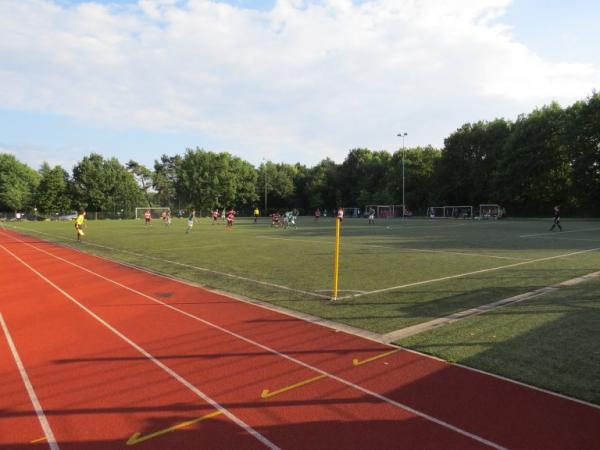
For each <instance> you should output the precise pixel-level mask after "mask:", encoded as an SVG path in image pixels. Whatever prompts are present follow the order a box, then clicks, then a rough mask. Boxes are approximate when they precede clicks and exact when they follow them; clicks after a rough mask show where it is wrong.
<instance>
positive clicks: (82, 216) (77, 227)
mask: <svg viewBox="0 0 600 450" xmlns="http://www.w3.org/2000/svg"><path fill="white" fill-rule="evenodd" d="M84 220H85V211H84V210H83V209H82V210H81V211H79V214H78V215H77V218H76V219H75V233H77V240H78V241H80V240H81V236H85V233H84V232H83V230H82V228H83V221H84Z"/></svg>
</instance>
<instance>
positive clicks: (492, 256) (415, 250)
mask: <svg viewBox="0 0 600 450" xmlns="http://www.w3.org/2000/svg"><path fill="white" fill-rule="evenodd" d="M256 237H257V238H260V239H270V240H277V241H300V242H311V243H313V244H329V241H323V240H318V239H314V240H311V239H302V238H283V237H281V238H280V237H273V236H262V235H259V236H256ZM348 245H353V246H355V247H372V248H389V249H392V250H397V251H398V252H405V253H410V252H416V253H418V252H421V253H448V254H451V255H464V256H476V257H484V258H497V259H512V260H518V261H530V259H528V258H518V257H514V256H496V255H485V254H482V253H465V252H453V251H449V250H430V249H422V248H404V247H397V248H396V247H392V246H390V245H379V244H361V243H357V242H344V243H342V246H348Z"/></svg>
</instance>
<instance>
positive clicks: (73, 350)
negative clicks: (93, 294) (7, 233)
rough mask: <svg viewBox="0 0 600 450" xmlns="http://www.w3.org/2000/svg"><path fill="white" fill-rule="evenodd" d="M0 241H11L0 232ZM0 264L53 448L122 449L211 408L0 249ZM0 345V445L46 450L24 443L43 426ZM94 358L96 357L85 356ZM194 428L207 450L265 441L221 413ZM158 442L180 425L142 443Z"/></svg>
mask: <svg viewBox="0 0 600 450" xmlns="http://www.w3.org/2000/svg"><path fill="white" fill-rule="evenodd" d="M0 245H4V246H5V247H10V245H8V244H7V243H4V242H2V240H1V239H0ZM13 246H14V245H13ZM2 269H3V270H2V271H0V285H2V286H3V290H2V297H0V309H1V310H2V314H3V318H4V319H5V322H6V325H7V327H10V332H11V335H12V339H13V341H14V343H15V346H16V348H17V349H18V351H19V353H20V356H21V359H22V360H23V364H24V366H25V367H26V369H27V372H28V375H29V378H30V379H31V382H32V384H33V386H34V388H35V391H36V394H37V396H38V398H39V400H40V403H41V404H42V406H43V408H44V412H45V415H46V417H47V419H48V422H49V424H50V427H51V429H52V430H53V432H54V435H55V437H56V439H57V441H58V443H59V445H60V448H61V449H63V450H64V449H94V450H95V449H98V450H99V449H111V448H122V447H123V446H124V444H125V442H126V441H127V439H128V438H129V437H130V436H131V435H132V434H133V433H134V432H136V431H141V432H144V431H146V430H152V431H155V430H161V429H165V428H168V427H169V426H172V425H173V424H177V423H181V422H184V421H187V420H190V419H191V418H196V417H201V416H204V415H206V414H212V413H214V412H215V408H214V407H213V406H211V405H209V404H207V403H206V402H205V401H203V400H202V399H200V398H198V397H197V396H196V395H194V393H193V392H190V391H189V390H188V389H186V388H185V387H184V386H182V385H181V384H180V383H178V382H177V381H176V380H174V379H173V378H172V377H171V376H169V375H168V374H166V373H165V372H164V371H163V370H161V369H160V368H158V367H157V366H156V365H155V364H153V363H152V362H150V361H149V360H148V359H147V358H144V357H140V356H141V355H140V354H139V353H138V352H136V351H135V350H134V349H132V348H131V347H130V346H128V345H126V344H125V343H124V342H123V341H122V340H121V339H119V338H118V337H117V336H115V335H114V334H113V333H111V332H110V331H108V330H107V329H106V328H104V327H102V326H99V324H98V323H97V322H96V321H95V320H93V319H92V318H91V317H90V316H89V315H88V314H86V313H85V312H84V311H82V310H81V309H80V308H77V307H75V306H74V305H73V304H72V303H71V302H70V301H69V300H68V299H66V298H65V297H64V296H63V295H61V294H60V293H59V292H58V291H56V290H53V289H51V288H50V289H49V286H48V285H47V284H46V283H45V282H44V281H43V280H42V279H41V278H39V277H37V276H35V275H34V274H33V273H32V272H31V271H30V270H28V269H27V268H26V267H24V266H23V265H22V264H19V263H18V262H17V261H16V260H14V259H12V258H6V257H5V256H4V255H3V256H2ZM32 275H33V276H32ZM4 340H5V339H1V340H0V342H2V344H4ZM7 352H9V349H8V346H6V345H2V346H1V347H0V356H1V357H2V360H1V362H2V366H1V367H2V370H1V371H0V377H1V378H0V386H1V388H0V392H1V393H2V394H3V395H2V397H1V398H0V405H1V407H0V408H1V411H2V414H1V415H0V431H2V433H0V448H1V449H7V450H8V449H13V450H16V449H21V448H32V449H33V448H43V447H46V448H47V444H46V442H45V441H44V440H41V441H40V442H39V443H37V444H35V443H33V444H32V441H36V440H38V439H40V438H43V437H44V432H43V431H42V429H41V427H40V425H39V422H38V420H37V418H36V416H35V414H34V413H33V410H32V408H31V402H30V401H29V398H28V397H27V394H26V392H25V388H24V385H23V382H22V380H21V379H20V377H19V376H18V373H17V370H16V364H15V361H14V358H13V357H12V355H10V354H8V355H6V356H5V354H6V353H7ZM9 353H10V352H9ZM99 356H100V357H104V361H103V362H102V363H96V364H94V363H89V362H87V359H89V358H97V357H99ZM62 361H71V363H70V364H62ZM190 428H191V427H190ZM202 431H203V432H202V442H205V443H210V445H209V446H210V447H212V448H234V447H236V446H243V447H244V448H256V449H259V448H265V446H264V445H262V444H260V443H259V442H258V441H257V440H255V439H254V438H252V437H250V435H249V434H247V433H244V432H241V430H240V429H238V427H237V426H236V425H234V424H233V423H232V422H230V421H229V420H227V419H225V418H224V417H221V416H219V417H214V418H212V419H211V420H208V421H206V422H205V423H203V424H202ZM165 442H167V443H168V444H167V445H168V446H169V447H170V448H185V447H186V446H187V445H189V440H188V436H186V433H171V434H170V435H169V438H168V439H166V441H162V442H161V441H160V440H158V439H157V440H150V441H147V442H145V443H144V447H143V448H146V449H160V448H165V447H164V445H165Z"/></svg>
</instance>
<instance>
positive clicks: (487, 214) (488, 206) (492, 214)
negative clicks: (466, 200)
mask: <svg viewBox="0 0 600 450" xmlns="http://www.w3.org/2000/svg"><path fill="white" fill-rule="evenodd" d="M504 214H505V211H504V208H503V207H502V206H500V205H497V204H495V203H484V204H481V205H479V218H480V219H484V220H485V219H487V220H490V219H491V220H496V219H501V218H502V216H504Z"/></svg>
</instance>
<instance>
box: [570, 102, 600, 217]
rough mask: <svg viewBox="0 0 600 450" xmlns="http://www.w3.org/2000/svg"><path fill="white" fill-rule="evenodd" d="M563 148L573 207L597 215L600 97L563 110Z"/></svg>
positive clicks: (599, 157) (599, 184)
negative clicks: (568, 165)
mask: <svg viewBox="0 0 600 450" xmlns="http://www.w3.org/2000/svg"><path fill="white" fill-rule="evenodd" d="M565 145H566V146H567V151H568V154H569V158H570V160H571V163H572V166H573V172H572V177H571V179H572V183H573V184H572V186H573V192H572V194H573V196H572V200H573V203H574V205H575V206H577V207H580V208H583V209H584V210H586V211H588V212H599V211H600V204H599V203H598V199H599V198H600V93H594V94H593V95H592V96H590V97H589V98H588V99H587V100H586V101H582V102H577V103H575V104H574V105H573V106H571V107H570V108H568V109H567V110H566V126H565Z"/></svg>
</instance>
